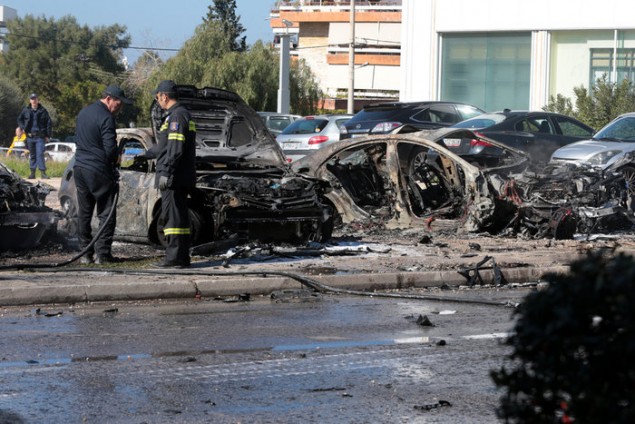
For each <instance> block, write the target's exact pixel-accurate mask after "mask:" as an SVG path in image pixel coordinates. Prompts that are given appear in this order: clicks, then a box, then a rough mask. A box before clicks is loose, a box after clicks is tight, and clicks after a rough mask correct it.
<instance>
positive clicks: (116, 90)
mask: <svg viewBox="0 0 635 424" xmlns="http://www.w3.org/2000/svg"><path fill="white" fill-rule="evenodd" d="M104 94H107V95H109V96H110V97H114V98H115V99H119V100H121V101H122V102H124V103H125V104H127V105H131V104H132V100H130V99H128V98H127V97H126V95H125V94H124V92H123V90H122V89H121V87H119V86H118V85H109V86H108V87H106V89H105V90H104Z"/></svg>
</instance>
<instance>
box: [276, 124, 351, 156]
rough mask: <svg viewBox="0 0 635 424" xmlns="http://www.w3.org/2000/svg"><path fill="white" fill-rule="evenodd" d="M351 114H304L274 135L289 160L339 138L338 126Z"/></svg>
mask: <svg viewBox="0 0 635 424" xmlns="http://www.w3.org/2000/svg"><path fill="white" fill-rule="evenodd" d="M352 116H353V115H346V114H344V115H315V116H306V117H304V118H302V119H299V120H297V121H295V122H294V123H293V124H291V125H289V126H288V127H287V128H285V129H284V130H283V131H282V133H280V134H279V135H278V136H277V137H276V141H277V142H278V143H279V144H280V147H282V152H283V153H284V154H285V156H286V157H287V160H288V161H289V162H292V161H294V160H298V159H300V158H301V157H304V156H306V155H308V154H309V153H311V152H314V151H315V150H318V149H321V148H322V147H324V146H328V145H329V144H332V143H334V142H336V141H339V140H340V126H342V125H343V124H344V123H345V122H347V121H348V120H349V119H351V117H352Z"/></svg>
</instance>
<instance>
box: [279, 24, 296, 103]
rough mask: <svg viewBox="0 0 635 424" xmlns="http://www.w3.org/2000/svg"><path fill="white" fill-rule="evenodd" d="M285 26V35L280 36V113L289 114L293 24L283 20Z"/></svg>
mask: <svg viewBox="0 0 635 424" xmlns="http://www.w3.org/2000/svg"><path fill="white" fill-rule="evenodd" d="M282 23H283V24H284V25H285V27H286V28H285V31H284V34H282V35H281V36H280V80H279V82H278V113H289V104H290V103H291V102H290V94H289V50H290V47H289V45H290V40H289V27H290V26H292V25H293V22H291V21H288V20H286V19H283V20H282Z"/></svg>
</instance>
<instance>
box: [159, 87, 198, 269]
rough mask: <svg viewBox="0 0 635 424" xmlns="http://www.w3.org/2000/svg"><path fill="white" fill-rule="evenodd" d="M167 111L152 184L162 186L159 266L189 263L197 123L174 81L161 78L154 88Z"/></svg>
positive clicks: (181, 265) (161, 128) (180, 266)
mask: <svg viewBox="0 0 635 424" xmlns="http://www.w3.org/2000/svg"><path fill="white" fill-rule="evenodd" d="M154 95H155V96H156V101H157V103H158V105H159V106H160V107H161V109H163V110H165V111H166V115H167V116H166V117H165V118H164V120H163V123H162V125H161V127H160V128H159V132H158V134H157V141H158V146H157V151H156V158H157V168H156V181H155V186H156V187H157V188H158V189H160V190H161V215H162V219H163V220H164V222H165V227H164V229H163V233H164V234H165V236H166V239H167V247H166V249H165V259H164V260H163V262H160V263H158V264H156V265H155V266H157V267H159V268H170V267H173V268H182V267H187V266H190V243H191V242H190V217H189V212H188V207H187V196H188V193H189V192H190V191H191V189H192V188H193V187H194V185H195V184H196V167H195V159H196V125H195V124H194V121H193V120H192V117H191V116H190V113H189V112H188V110H187V109H185V107H183V106H182V105H181V104H180V103H179V102H178V94H177V89H176V84H175V83H174V81H169V80H166V81H161V83H159V86H158V87H157V89H156V90H154Z"/></svg>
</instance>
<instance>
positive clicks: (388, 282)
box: [0, 266, 569, 306]
mask: <svg viewBox="0 0 635 424" xmlns="http://www.w3.org/2000/svg"><path fill="white" fill-rule="evenodd" d="M125 271H126V270H118V273H119V274H120V273H124V272H125ZM501 271H502V274H503V276H504V277H505V278H506V280H507V281H508V282H509V283H524V282H530V281H539V280H540V279H541V278H542V276H544V275H545V274H547V273H566V272H568V271H569V267H568V266H554V267H546V268H535V267H534V268H532V267H518V268H508V269H504V268H501ZM86 272H92V273H95V272H98V273H99V274H101V275H102V277H101V278H99V281H95V282H93V283H81V282H80V283H77V284H69V283H68V282H65V283H51V282H49V279H46V281H44V282H37V281H36V282H32V281H25V280H24V279H23V278H21V277H22V275H17V274H11V275H10V276H7V277H8V278H6V277H5V276H3V275H2V274H0V280H2V285H1V286H0V306H21V305H36V304H51V303H83V302H101V301H132V300H150V299H195V298H198V297H199V296H200V297H202V298H213V297H218V296H237V295H239V294H244V293H249V294H251V295H270V294H271V293H272V292H275V291H281V290H293V289H299V288H302V287H303V285H302V284H301V283H300V282H299V281H298V280H295V279H293V278H291V277H289V276H282V275H281V274H282V272H277V271H275V270H272V271H269V272H267V271H263V272H262V276H251V275H244V276H240V275H236V274H235V273H234V274H233V275H228V276H223V275H222V273H217V272H209V273H207V274H206V273H205V272H203V270H201V272H200V273H194V272H192V271H189V272H187V273H178V272H165V273H152V274H150V273H149V274H147V275H146V274H143V273H141V272H140V271H139V270H134V271H132V270H131V272H133V273H134V275H135V278H134V281H130V276H126V281H119V282H117V281H114V282H113V281H103V280H104V278H103V274H110V275H114V274H115V273H108V271H104V270H86ZM38 273H46V271H38ZM284 274H287V275H290V274H292V273H289V272H285V273H284ZM480 274H481V276H482V277H483V280H484V281H485V282H489V281H493V272H492V270H483V271H481V272H480ZM5 275H6V274H5ZM298 275H300V274H298ZM172 276H175V277H176V276H178V279H176V278H171V277H172ZM301 276H302V277H304V278H307V279H311V280H315V281H317V282H319V283H321V284H324V285H326V286H331V287H336V288H342V289H349V290H358V291H374V290H399V289H410V288H432V287H441V286H443V285H449V286H459V285H465V284H466V283H467V282H466V279H465V277H463V276H462V275H460V274H459V273H458V272H457V271H453V270H446V271H427V272H397V273H360V274H346V275H319V276H305V275H301ZM66 277H68V276H66ZM159 277H160V278H159ZM112 280H117V278H113V279H112ZM157 280H159V281H157Z"/></svg>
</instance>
